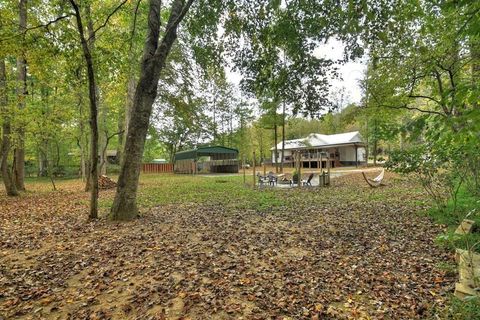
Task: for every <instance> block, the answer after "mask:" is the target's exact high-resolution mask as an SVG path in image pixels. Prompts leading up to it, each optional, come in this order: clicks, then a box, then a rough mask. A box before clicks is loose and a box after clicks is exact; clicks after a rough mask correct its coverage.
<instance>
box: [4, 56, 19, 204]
mask: <svg viewBox="0 0 480 320" xmlns="http://www.w3.org/2000/svg"><path fill="white" fill-rule="evenodd" d="M0 114H1V115H2V139H1V144H0V146H1V148H0V157H1V158H0V171H1V175H2V180H3V184H4V185H5V190H6V192H7V195H9V196H17V195H18V191H17V186H16V185H15V181H14V179H13V174H12V171H11V170H10V167H9V165H8V158H9V154H10V149H11V138H10V135H11V124H10V114H9V111H8V93H7V70H6V67H5V59H4V58H3V57H0Z"/></svg>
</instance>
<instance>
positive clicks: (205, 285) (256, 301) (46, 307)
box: [0, 173, 454, 319]
mask: <svg viewBox="0 0 480 320" xmlns="http://www.w3.org/2000/svg"><path fill="white" fill-rule="evenodd" d="M386 180H387V183H388V186H385V187H382V188H379V189H370V188H369V187H368V186H366V183H365V182H364V181H363V178H362V177H361V175H360V174H358V173H355V174H351V175H347V176H344V177H341V178H337V179H335V181H334V185H333V186H332V187H330V188H323V189H313V188H311V189H302V190H298V189H289V190H284V189H281V190H279V189H277V190H262V191H254V190H251V189H250V188H245V187H244V186H243V183H242V178H241V177H191V176H170V175H166V176H158V175H149V176H144V177H142V183H141V192H140V199H139V202H140V204H141V206H142V218H140V219H138V220H136V221H134V222H129V223H112V222H109V221H107V220H105V219H100V220H98V221H94V222H89V221H87V220H86V215H87V205H88V195H87V194H85V193H84V192H82V191H81V190H82V184H81V182H79V181H63V182H60V183H59V187H60V189H61V191H57V192H51V191H48V188H49V186H48V184H46V183H31V184H29V185H28V186H27V187H28V188H29V189H30V190H31V191H30V192H28V193H27V194H24V195H22V197H21V198H20V199H13V198H6V197H4V196H1V197H0V219H1V226H0V318H2V317H3V318H5V319H17V318H18V319H349V318H352V319H423V318H427V317H429V316H431V315H432V313H433V312H435V311H434V310H437V309H438V308H439V307H440V308H441V307H442V305H443V304H444V303H445V300H446V295H447V293H448V292H451V290H452V285H453V282H454V279H453V278H452V277H449V276H447V275H446V274H445V272H444V271H442V269H441V268H440V267H439V266H440V265H442V264H446V263H451V260H452V257H451V254H449V253H447V252H446V251H444V250H443V249H440V248H439V247H438V246H436V245H435V244H434V243H433V241H434V238H435V236H436V235H438V234H439V233H440V232H441V231H442V227H440V226H437V225H435V224H433V223H432V222H431V221H429V219H428V218H427V217H426V216H425V215H424V214H422V212H423V211H424V209H425V208H426V206H427V204H425V203H424V195H423V193H422V192H421V190H420V189H419V188H418V186H416V185H414V184H413V183H412V182H411V181H408V180H405V179H403V178H399V177H395V176H393V175H391V174H388V175H387V177H386ZM112 196H113V191H102V193H101V205H102V210H103V213H105V212H106V211H107V209H108V206H109V204H110V203H111V198H112Z"/></svg>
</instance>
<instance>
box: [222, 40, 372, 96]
mask: <svg viewBox="0 0 480 320" xmlns="http://www.w3.org/2000/svg"><path fill="white" fill-rule="evenodd" d="M343 49H344V46H343V44H342V42H341V41H338V40H334V39H332V40H330V41H329V42H327V43H326V44H324V45H321V46H319V47H318V48H317V49H316V50H315V51H314V54H315V56H317V57H323V58H330V59H333V60H339V59H342V58H343ZM338 68H339V74H340V77H341V78H340V79H330V81H331V83H332V92H334V91H338V90H341V89H344V90H345V96H344V100H345V101H344V104H345V105H346V104H348V103H351V102H356V103H358V102H360V100H361V98H362V91H361V89H360V86H359V80H361V79H362V77H363V74H364V72H365V69H366V63H365V61H362V60H358V61H353V62H348V63H346V64H344V65H340V64H339V65H338ZM226 71H227V72H226V75H227V80H228V81H230V82H231V83H233V84H235V85H238V84H239V83H240V80H241V79H242V76H241V75H240V74H239V73H237V72H233V71H231V70H226Z"/></svg>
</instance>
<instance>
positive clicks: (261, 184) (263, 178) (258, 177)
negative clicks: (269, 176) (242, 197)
mask: <svg viewBox="0 0 480 320" xmlns="http://www.w3.org/2000/svg"><path fill="white" fill-rule="evenodd" d="M257 179H258V185H259V186H260V187H261V186H263V184H264V183H265V177H263V176H262V175H260V173H257Z"/></svg>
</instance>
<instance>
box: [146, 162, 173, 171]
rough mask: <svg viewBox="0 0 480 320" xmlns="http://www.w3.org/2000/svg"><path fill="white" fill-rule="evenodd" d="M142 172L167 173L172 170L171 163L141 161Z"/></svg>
mask: <svg viewBox="0 0 480 320" xmlns="http://www.w3.org/2000/svg"><path fill="white" fill-rule="evenodd" d="M142 172H143V173H169V172H173V163H143V164H142Z"/></svg>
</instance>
